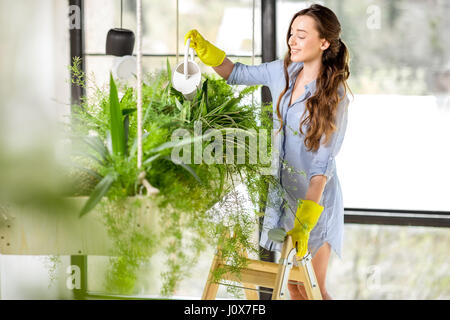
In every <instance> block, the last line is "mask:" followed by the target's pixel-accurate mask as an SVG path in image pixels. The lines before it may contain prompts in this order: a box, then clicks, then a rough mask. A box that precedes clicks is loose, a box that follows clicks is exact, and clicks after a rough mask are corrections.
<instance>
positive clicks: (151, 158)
mask: <svg viewBox="0 0 450 320" xmlns="http://www.w3.org/2000/svg"><path fill="white" fill-rule="evenodd" d="M160 156H161V154H160V153H158V154H156V155H154V156H151V157H150V158H148V159H146V160H145V161H144V162H143V163H142V165H143V166H147V165H149V164H150V163H151V162H152V161H153V160H156V159H158V158H159V157H160Z"/></svg>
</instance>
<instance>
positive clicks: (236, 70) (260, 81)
mask: <svg viewBox="0 0 450 320" xmlns="http://www.w3.org/2000/svg"><path fill="white" fill-rule="evenodd" d="M282 73H283V61H282V60H280V59H278V60H274V61H271V62H264V63H261V64H260V65H246V64H243V63H240V62H236V63H235V64H234V67H233V70H232V71H231V74H230V76H229V77H228V79H227V84H237V85H249V86H252V85H265V86H268V87H270V86H271V84H272V83H273V81H275V80H276V79H277V78H278V77H279V76H280V74H282Z"/></svg>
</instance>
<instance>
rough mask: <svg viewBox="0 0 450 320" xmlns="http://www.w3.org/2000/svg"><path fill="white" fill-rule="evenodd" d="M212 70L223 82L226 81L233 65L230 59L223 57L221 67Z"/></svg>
mask: <svg viewBox="0 0 450 320" xmlns="http://www.w3.org/2000/svg"><path fill="white" fill-rule="evenodd" d="M212 68H213V69H214V71H216V72H217V73H218V74H219V76H221V77H222V78H224V79H225V80H228V77H229V76H230V74H231V71H233V68H234V63H233V62H232V61H231V60H230V59H228V58H227V57H225V59H224V60H223V62H222V64H221V65H219V66H217V67H212Z"/></svg>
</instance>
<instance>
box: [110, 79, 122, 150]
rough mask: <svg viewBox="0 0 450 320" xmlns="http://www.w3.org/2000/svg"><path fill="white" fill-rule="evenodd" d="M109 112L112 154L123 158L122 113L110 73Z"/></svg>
mask: <svg viewBox="0 0 450 320" xmlns="http://www.w3.org/2000/svg"><path fill="white" fill-rule="evenodd" d="M109 110H110V125H111V127H110V131H111V143H112V150H113V154H114V155H120V156H125V133H124V128H123V120H122V111H121V110H120V103H119V96H118V93H117V87H116V84H115V82H114V78H113V76H112V73H110V89H109Z"/></svg>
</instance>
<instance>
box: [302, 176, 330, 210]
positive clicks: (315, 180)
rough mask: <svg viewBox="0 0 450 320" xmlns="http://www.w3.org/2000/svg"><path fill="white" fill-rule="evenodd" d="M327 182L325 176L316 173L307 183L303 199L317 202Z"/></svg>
mask: <svg viewBox="0 0 450 320" xmlns="http://www.w3.org/2000/svg"><path fill="white" fill-rule="evenodd" d="M326 182H327V177H326V176H324V175H316V176H313V177H312V178H311V181H310V183H309V187H308V191H307V192H306V196H305V200H312V201H314V202H315V203H319V202H320V199H321V198H322V193H323V190H324V189H325V184H326Z"/></svg>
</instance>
